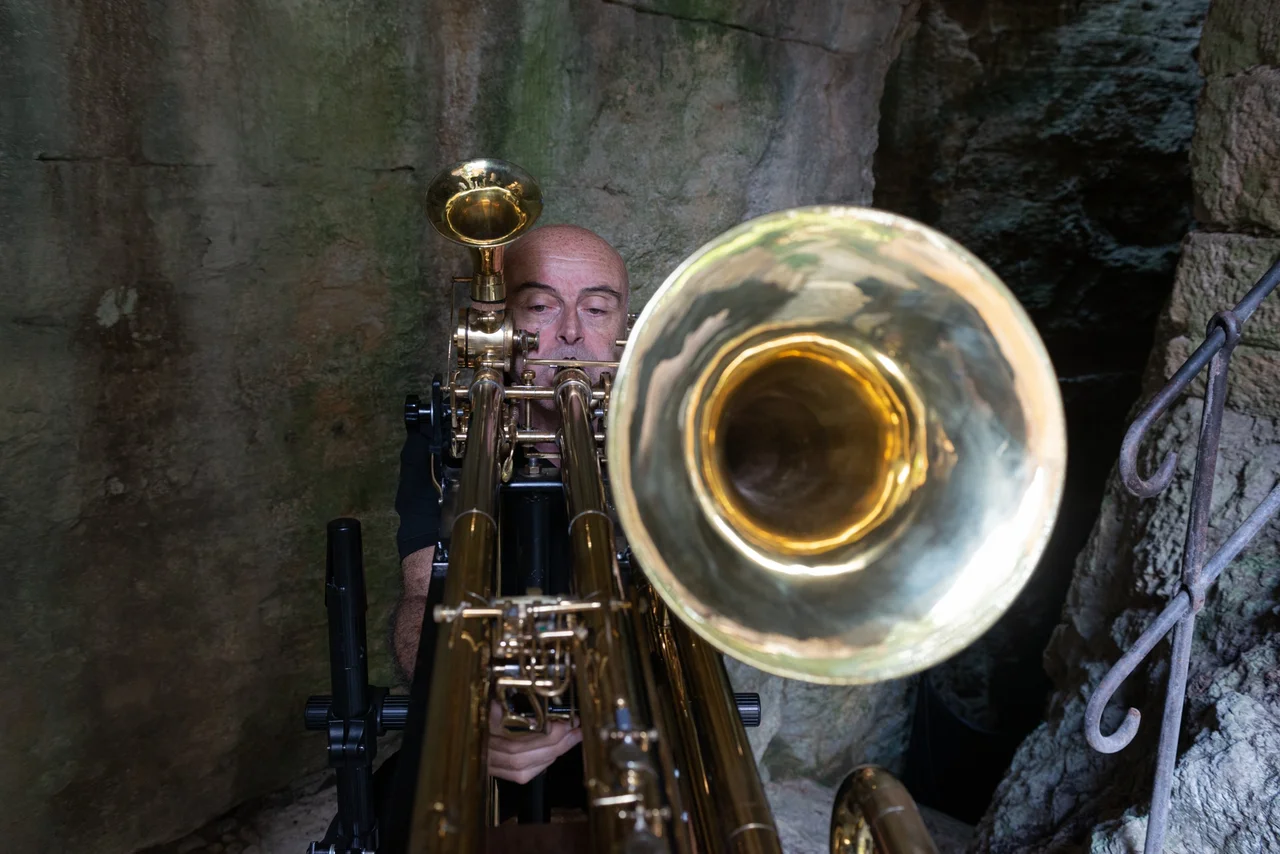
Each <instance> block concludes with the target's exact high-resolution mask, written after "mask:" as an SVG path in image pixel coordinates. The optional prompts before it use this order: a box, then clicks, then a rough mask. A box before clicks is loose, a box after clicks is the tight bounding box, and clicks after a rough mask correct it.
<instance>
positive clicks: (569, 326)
mask: <svg viewBox="0 0 1280 854" xmlns="http://www.w3.org/2000/svg"><path fill="white" fill-rule="evenodd" d="M556 338H558V339H560V341H561V343H563V344H570V345H572V344H577V343H578V342H579V341H581V340H582V328H581V327H580V326H579V325H578V316H577V315H576V314H574V313H573V312H569V313H568V317H566V318H565V320H564V323H562V324H561V325H560V330H559V332H558V333H557V334H556Z"/></svg>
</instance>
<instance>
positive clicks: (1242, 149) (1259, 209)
mask: <svg viewBox="0 0 1280 854" xmlns="http://www.w3.org/2000/svg"><path fill="white" fill-rule="evenodd" d="M1191 173H1192V181H1193V183H1194V185H1195V193H1196V200H1197V205H1198V208H1199V217H1200V219H1201V220H1202V221H1204V222H1206V223H1210V224H1212V225H1214V226H1218V227H1223V228H1227V229H1230V230H1232V231H1244V232H1254V231H1258V230H1263V231H1267V232H1270V233H1273V234H1277V233H1280V68H1271V67H1258V68H1255V69H1253V70H1250V71H1247V72H1244V73H1241V74H1238V75H1235V76H1233V77H1215V78H1210V79H1209V80H1208V81H1207V82H1206V84H1205V87H1204V91H1203V93H1202V95H1201V97H1200V104H1199V113H1198V115H1197V118H1196V130H1195V136H1194V138H1193V139H1192V143H1191Z"/></svg>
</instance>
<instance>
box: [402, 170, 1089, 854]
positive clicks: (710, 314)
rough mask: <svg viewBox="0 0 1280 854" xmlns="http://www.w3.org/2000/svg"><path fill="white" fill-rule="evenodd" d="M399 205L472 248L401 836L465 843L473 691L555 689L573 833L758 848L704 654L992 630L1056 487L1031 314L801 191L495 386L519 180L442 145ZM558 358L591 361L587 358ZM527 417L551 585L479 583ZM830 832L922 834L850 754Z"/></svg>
mask: <svg viewBox="0 0 1280 854" xmlns="http://www.w3.org/2000/svg"><path fill="white" fill-rule="evenodd" d="M427 208H428V211H429V214H430V216H431V220H432V223H433V224H434V225H435V227H436V228H437V229H438V230H439V231H440V233H441V234H443V235H444V236H446V237H448V238H449V239H451V240H454V241H455V242H458V243H460V244H462V245H464V246H467V247H468V248H469V249H470V250H471V251H472V253H473V255H472V261H473V275H472V276H471V277H470V278H469V281H470V282H471V297H472V302H473V305H471V306H470V307H467V308H464V309H463V310H462V311H461V312H460V313H459V314H458V315H457V316H458V318H459V324H458V327H457V331H456V334H455V335H454V337H453V340H452V344H453V347H452V352H451V371H450V378H449V388H448V392H447V394H448V396H449V397H448V399H449V412H450V417H451V419H452V422H451V423H450V424H448V425H447V426H448V429H449V431H450V433H449V436H450V438H451V439H452V443H451V444H452V448H453V451H454V453H455V455H459V456H462V457H463V467H462V471H461V475H460V480H455V479H450V480H449V481H448V482H449V483H451V484H456V495H457V516H456V521H455V522H454V525H453V528H452V538H451V541H450V544H449V569H448V576H447V581H446V584H445V593H444V604H443V605H441V606H440V607H438V608H437V609H436V610H435V612H434V613H433V615H432V618H433V619H435V620H436V621H438V622H439V623H441V624H442V635H441V637H442V638H443V639H444V641H443V642H442V643H440V644H439V645H438V646H437V649H436V659H435V670H434V671H433V673H432V686H431V691H430V705H429V709H428V715H427V732H426V733H425V734H424V742H425V743H426V744H430V745H432V750H431V752H430V754H429V755H427V756H424V759H423V764H422V768H421V770H420V775H419V782H418V788H417V791H416V801H415V811H414V816H413V824H412V829H413V838H412V841H411V845H410V851H412V852H413V854H419V852H424V851H429V852H442V853H443V852H451V853H452V854H471V852H479V851H481V850H483V846H484V839H485V836H486V832H487V831H486V828H485V823H486V820H487V821H492V811H491V810H487V809H486V808H485V800H486V795H485V793H486V792H488V791H489V789H490V787H489V785H488V783H489V781H487V779H486V777H485V775H484V769H485V762H486V753H485V751H486V745H487V735H486V734H487V732H488V723H487V719H488V703H489V701H490V700H491V699H496V700H497V701H498V703H499V707H500V708H502V709H503V723H504V724H505V725H506V726H507V727H508V728H511V729H514V730H522V731H526V732H527V731H534V732H537V731H545V729H546V727H547V725H548V722H549V721H550V720H552V719H553V718H561V719H563V718H564V717H568V716H569V715H570V714H571V712H570V711H566V709H567V708H568V707H567V706H566V705H565V704H566V703H569V702H574V703H576V707H575V708H574V709H573V710H572V711H573V712H576V715H577V716H578V717H579V718H580V721H581V726H582V732H583V760H584V768H585V779H584V781H583V782H584V784H585V786H586V791H587V797H588V803H589V819H590V828H591V847H592V850H593V851H599V852H602V853H603V852H619V853H620V854H622V853H625V854H648V852H673V854H711V853H712V852H714V854H720V853H721V852H724V853H725V854H780V851H781V847H780V845H779V841H778V833H777V829H776V826H775V824H774V821H773V816H772V814H771V811H770V808H769V804H768V801H767V798H766V797H765V794H764V788H763V786H762V784H761V781H760V776H759V773H758V770H757V768H756V764H755V760H754V758H753V756H752V753H751V750H750V746H749V743H748V741H747V738H746V731H745V729H744V727H743V724H742V721H741V719H740V717H739V715H738V712H737V710H736V708H735V705H734V698H733V695H732V693H731V689H730V685H729V680H728V676H727V673H726V670H725V667H724V662H723V659H722V658H721V656H720V654H721V653H726V654H729V655H732V656H734V657H736V658H738V659H740V660H742V661H745V662H747V663H749V664H752V665H754V666H756V667H758V668H760V669H762V670H766V671H769V672H772V673H776V674H780V675H783V676H789V677H793V678H798V679H802V680H806V681H809V682H826V683H857V682H871V681H876V680H882V679H890V678H895V677H899V676H903V675H905V674H909V673H912V672H916V671H919V670H921V669H923V668H925V667H928V666H930V665H931V664H934V663H936V662H937V661H939V660H941V659H943V658H946V657H947V656H950V655H952V654H954V653H955V652H957V651H959V650H960V649H961V648H963V647H964V646H966V645H967V644H968V643H970V642H971V641H972V640H973V639H975V638H976V637H977V636H978V635H980V634H981V633H982V632H984V631H985V630H986V629H987V628H988V627H990V625H991V624H992V623H993V622H994V621H995V620H996V618H997V617H998V616H999V615H1000V614H1001V613H1003V611H1004V610H1005V609H1006V608H1007V607H1008V606H1009V604H1010V603H1011V602H1012V601H1013V599H1014V597H1015V596H1016V595H1017V594H1018V592H1019V590H1020V589H1021V588H1022V586H1023V585H1024V584H1025V583H1026V580H1027V578H1028V576H1029V574H1030V572H1031V570H1032V569H1033V567H1034V566H1035V564H1036V561H1037V560H1038V558H1039V556H1040V553H1041V550H1042V549H1043V547H1044V544H1045V541H1046V539H1047V537H1048V534H1049V530H1050V527H1051V526H1052V524H1053V521H1054V518H1055V516H1056V514H1057V508H1058V502H1059V500H1060V496H1061V491H1062V478H1063V468H1064V464H1065V438H1064V435H1065V433H1064V427H1063V417H1062V405H1061V401H1060V399H1059V396H1058V387H1057V380H1056V377H1055V376H1054V373H1053V370H1052V366H1051V365H1050V364H1049V360H1048V357H1047V355H1046V354H1045V351H1044V348H1043V345H1042V344H1041V342H1040V339H1039V338H1038V336H1037V335H1036V333H1035V331H1034V329H1033V328H1032V326H1031V324H1030V322H1029V320H1028V319H1027V317H1026V314H1025V313H1024V312H1023V311H1022V309H1021V308H1020V307H1019V305H1018V303H1017V301H1016V300H1015V299H1014V298H1013V297H1012V296H1011V295H1010V294H1009V292H1008V290H1007V289H1005V287H1004V286H1003V285H1002V284H1001V283H1000V282H999V281H998V280H997V279H996V277H995V276H994V275H993V274H992V273H991V271H990V270H988V269H987V268H986V267H985V266H984V265H983V264H982V263H981V262H980V261H978V260H977V259H976V258H974V257H973V256H972V255H970V254H969V253H968V252H966V251H965V250H964V249H962V248H961V247H960V246H958V245H957V244H955V243H953V242H952V241H950V240H948V239H947V238H946V237H944V236H942V235H941V234H938V233H937V232H935V231H933V230H931V229H928V228H926V227H924V226H922V225H920V224H919V223H915V222H912V221H910V220H906V219H903V218H901V217H896V216H893V215H891V214H887V213H884V212H881V211H874V210H868V209H863V208H852V207H833V206H828V207H814V208H800V209H795V210H789V211H783V212H780V213H776V214H770V215H768V216H764V217H760V218H758V219H755V220H752V221H750V222H747V223H744V224H743V225H741V226H739V227H737V228H735V229H733V230H731V231H729V232H727V233H726V234H724V235H722V236H720V237H718V238H716V239H715V240H714V241H712V242H711V243H709V244H707V245H706V246H704V247H703V248H702V249H700V250H699V251H698V252H696V253H695V254H694V255H692V256H691V257H690V258H689V259H688V260H686V261H685V262H684V263H683V264H682V265H681V266H680V267H679V268H677V269H676V270H675V272H673V273H672V274H671V276H670V277H669V278H668V279H667V281H666V282H665V283H664V284H663V285H662V287H661V288H660V289H659V291H658V292H657V294H656V295H655V296H654V297H653V298H652V299H651V300H650V302H649V303H648V305H647V306H646V307H645V309H644V312H643V313H642V314H641V316H640V318H639V319H638V321H637V322H636V323H635V325H634V327H633V328H632V330H631V332H630V333H629V335H628V338H627V340H626V349H625V351H624V355H623V358H622V361H621V363H620V364H617V365H615V364H613V363H608V362H605V363H600V362H586V361H577V362H570V363H568V364H566V363H565V362H563V361H561V362H555V363H554V364H556V365H557V366H558V367H559V368H560V370H559V372H558V373H557V374H556V376H555V378H554V379H553V381H552V383H551V384H550V386H539V385H536V384H535V383H534V375H533V374H532V372H526V373H525V374H524V375H523V376H521V377H519V378H518V380H519V382H513V383H512V384H511V385H507V383H508V382H510V381H511V380H512V379H517V378H509V377H506V376H504V373H505V372H507V371H510V369H511V366H512V359H513V358H514V356H515V354H517V353H519V352H522V351H524V352H527V351H528V350H530V349H534V348H536V346H537V339H536V336H530V335H527V334H525V333H524V332H521V331H520V330H516V329H514V328H513V325H512V322H511V317H510V315H508V314H506V313H505V311H504V308H503V306H501V305H500V304H499V303H500V301H501V300H502V299H503V298H504V296H505V287H504V284H503V278H502V247H503V246H505V245H506V244H507V243H509V242H510V241H511V240H513V239H515V238H516V237H517V236H518V235H519V234H521V233H522V232H523V231H524V230H525V229H527V228H528V227H529V226H530V225H531V224H532V222H533V221H534V219H536V218H537V216H538V214H539V213H540V211H541V196H540V194H539V192H538V190H537V185H536V183H535V182H534V181H533V179H532V178H531V177H529V176H528V175H527V174H525V173H524V172H523V171H522V170H520V169H519V168H518V167H515V166H513V165H511V164H507V163H503V162H502V161H496V160H474V161H468V162H466V163H463V164H458V165H456V166H454V167H451V168H450V169H449V170H446V171H445V172H444V173H442V175H441V176H439V177H438V178H437V179H436V180H435V181H433V182H432V185H431V189H430V191H429V194H428V204H427ZM528 361H529V364H530V365H534V364H551V363H552V362H550V361H549V360H538V359H531V360H528ZM587 367H590V368H608V369H609V370H608V371H607V372H605V373H604V374H603V376H602V378H601V381H600V382H599V383H598V384H596V385H594V386H593V384H592V382H591V380H590V379H589V377H588V374H587V373H586V371H584V370H583V368H587ZM615 368H616V371H614V370H613V369H615ZM548 399H549V400H554V401H555V404H556V407H557V409H558V411H559V414H560V419H561V423H560V429H559V431H558V432H550V431H545V430H542V429H534V427H533V425H532V424H531V423H530V422H531V419H530V416H529V413H530V410H531V401H534V400H548ZM522 417H523V418H522ZM602 426H603V428H604V429H603V430H601V427H602ZM550 442H554V443H555V444H556V445H557V446H558V454H553V455H552V456H556V457H558V459H559V466H558V473H559V475H560V477H561V481H562V484H563V487H564V494H565V501H566V505H567V510H568V519H569V529H568V535H569V539H570V553H571V561H572V578H573V590H572V594H571V595H567V596H565V597H563V598H551V597H545V596H541V595H529V596H519V597H501V596H496V595H495V591H494V589H493V588H494V584H493V582H494V579H495V568H496V567H495V560H496V543H497V542H498V530H499V525H500V524H501V519H499V518H498V515H497V511H496V501H495V496H496V493H497V490H498V487H499V483H500V481H501V480H502V479H503V478H504V477H506V476H508V475H509V474H510V471H511V468H510V467H511V464H512V463H511V461H512V452H513V449H514V448H515V447H516V446H518V445H526V446H528V445H530V444H535V443H550ZM602 445H603V446H604V447H602ZM544 453H545V452H544V451H542V450H539V451H538V452H536V453H534V454H531V455H530V456H531V458H534V459H535V461H536V458H537V457H538V455H540V454H544ZM605 459H607V460H608V463H609V466H608V468H609V477H610V483H609V489H608V490H607V489H606V485H605V481H604V478H603V470H602V462H603V460H605ZM531 468H532V464H531ZM610 492H611V493H612V499H613V501H612V505H611V503H610V501H609V497H610ZM615 517H616V519H617V521H618V522H620V523H621V528H622V533H623V534H625V539H626V541H627V543H629V545H630V548H631V550H632V552H633V558H632V577H631V580H630V581H627V580H626V579H625V578H624V575H623V573H622V572H621V571H620V566H619V561H618V553H617V548H618V544H617V538H616V537H615V530H614V525H615ZM638 572H643V576H644V577H643V578H636V577H635V576H636V575H637V574H638ZM517 706H518V707H517ZM831 850H832V852H839V854H850V852H877V854H936V851H935V849H934V847H933V843H932V842H931V841H930V840H929V837H928V833H927V832H926V831H925V828H924V825H923V822H922V821H921V820H920V815H919V812H918V811H917V810H916V808H915V805H914V803H913V802H912V801H911V798H910V796H909V794H908V793H907V792H906V790H905V789H904V788H903V787H902V785H901V784H900V783H898V782H897V781H896V780H894V779H893V777H892V776H891V775H889V774H888V773H887V772H885V771H883V770H882V769H877V768H872V767H866V768H859V769H856V770H855V771H854V773H853V774H852V775H850V777H849V779H848V780H847V781H846V784H845V786H843V787H842V788H841V791H840V795H839V797H838V798H837V802H836V804H835V810H834V812H833V814H832V822H831Z"/></svg>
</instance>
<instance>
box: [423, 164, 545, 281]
mask: <svg viewBox="0 0 1280 854" xmlns="http://www.w3.org/2000/svg"><path fill="white" fill-rule="evenodd" d="M426 207H427V219H428V220H430V221H431V224H432V225H433V226H435V229H436V231H438V232H440V234H441V235H443V236H444V237H446V238H448V239H449V240H452V241H454V242H455V243H461V244H462V245H463V246H466V247H469V248H470V249H471V253H472V255H471V259H472V267H473V269H474V272H473V273H472V277H471V299H472V300H473V301H474V302H478V303H500V302H502V301H503V300H505V299H506V298H507V292H506V285H505V282H504V280H503V277H502V252H503V247H505V246H506V245H507V244H509V243H511V242H512V241H514V240H515V239H516V238H517V237H519V236H520V235H521V234H523V233H524V232H525V231H528V230H529V228H531V227H532V226H533V223H534V221H535V220H537V218H538V215H539V214H541V213H542V190H541V189H539V187H538V182H537V181H535V180H534V179H533V176H531V175H530V174H529V173H527V172H525V171H524V170H523V169H521V168H520V167H519V166H516V165H515V164H514V163H508V162H506V161H504V160H494V159H484V158H481V159H477V160H466V161H463V162H461V163H455V164H454V165H452V166H450V167H449V168H447V169H445V170H444V171H442V172H441V173H440V174H439V175H437V176H436V177H435V179H434V180H432V182H431V185H430V186H429V187H428V188H427V203H426Z"/></svg>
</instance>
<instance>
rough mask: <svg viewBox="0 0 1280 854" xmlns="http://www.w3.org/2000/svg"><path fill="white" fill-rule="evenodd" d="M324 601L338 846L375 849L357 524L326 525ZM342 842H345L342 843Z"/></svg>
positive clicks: (373, 741) (371, 724) (372, 744)
mask: <svg viewBox="0 0 1280 854" xmlns="http://www.w3.org/2000/svg"><path fill="white" fill-rule="evenodd" d="M325 605H326V607H327V609H328V615H329V667H330V678H331V680H332V682H333V704H332V706H331V707H330V710H329V765H330V767H332V768H334V769H335V770H336V775H337V788H338V828H339V830H338V850H339V851H346V850H347V849H348V848H350V849H354V850H356V851H363V850H370V851H371V850H376V849H377V847H378V830H377V822H376V820H375V817H374V803H373V760H374V757H375V756H376V755H377V751H378V736H377V732H376V729H375V727H376V722H375V717H376V716H375V713H374V711H373V709H372V703H371V699H372V698H371V696H370V691H369V662H368V657H367V650H366V643H367V639H366V637H365V610H366V607H367V606H366V602H365V591H364V557H363V550H362V546H361V541H360V523H359V522H358V521H356V520H355V519H335V520H333V521H332V522H330V523H329V528H328V559H327V571H326V579H325ZM343 846H345V847H343Z"/></svg>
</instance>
